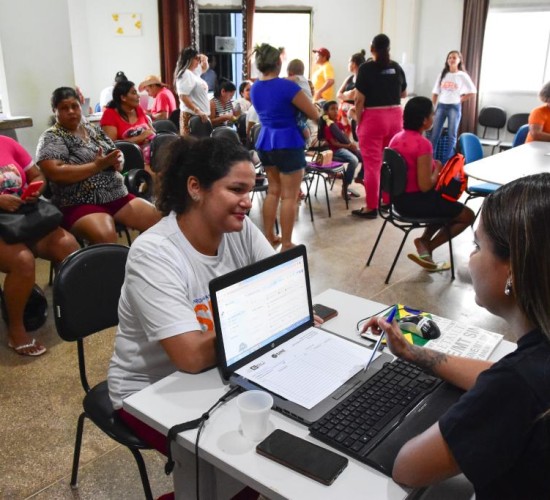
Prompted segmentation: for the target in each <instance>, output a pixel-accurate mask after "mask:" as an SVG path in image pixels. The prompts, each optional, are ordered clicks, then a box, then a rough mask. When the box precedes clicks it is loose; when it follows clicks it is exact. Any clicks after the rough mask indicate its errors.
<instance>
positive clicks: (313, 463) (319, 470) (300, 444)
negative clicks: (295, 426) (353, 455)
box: [256, 429, 349, 486]
mask: <svg viewBox="0 0 550 500" xmlns="http://www.w3.org/2000/svg"><path fill="white" fill-rule="evenodd" d="M256 452H257V453H259V454H260V455H263V456H264V457H267V458H270V459H271V460H274V461H275V462H278V463H280V464H282V465H284V466H286V467H289V468H290V469H292V470H295V471H296V472H299V473H300V474H304V475H305V476H307V477H309V478H311V479H315V481H319V482H320V483H322V484H324V485H326V486H329V485H331V484H332V483H333V482H334V481H335V479H336V478H337V477H338V476H339V475H340V473H341V472H342V471H343V470H344V469H345V468H346V466H347V465H348V462H349V460H348V459H347V458H346V457H343V456H342V455H339V454H338V453H334V452H333V451H330V450H327V449H326V448H323V447H321V446H317V445H316V444H313V443H310V442H309V441H306V440H305V439H302V438H299V437H297V436H294V435H292V434H289V433H288V432H285V431H283V430H281V429H276V430H275V431H273V432H272V433H271V434H270V435H269V436H267V437H266V438H265V439H264V440H263V441H262V442H261V443H260V444H259V445H258V446H256Z"/></svg>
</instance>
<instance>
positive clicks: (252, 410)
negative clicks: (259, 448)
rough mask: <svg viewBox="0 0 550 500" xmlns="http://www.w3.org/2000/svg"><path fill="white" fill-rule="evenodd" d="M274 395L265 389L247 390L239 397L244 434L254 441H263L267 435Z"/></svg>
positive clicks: (238, 406) (238, 402) (238, 405)
mask: <svg viewBox="0 0 550 500" xmlns="http://www.w3.org/2000/svg"><path fill="white" fill-rule="evenodd" d="M272 406H273V397H272V396H271V394H268V393H267V392H264V391H246V392H243V393H242V394H241V395H240V396H239V397H238V398H237V408H239V413H240V414H241V429H242V431H243V435H244V436H245V437H246V438H248V439H250V440H252V441H261V440H262V439H263V438H265V437H266V435H267V430H268V428H267V424H268V422H269V413H270V411H271V407H272Z"/></svg>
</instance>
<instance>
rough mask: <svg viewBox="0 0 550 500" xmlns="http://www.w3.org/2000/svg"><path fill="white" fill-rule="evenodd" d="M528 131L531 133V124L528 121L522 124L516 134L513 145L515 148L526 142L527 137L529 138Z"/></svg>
mask: <svg viewBox="0 0 550 500" xmlns="http://www.w3.org/2000/svg"><path fill="white" fill-rule="evenodd" d="M528 133H529V124H528V123H526V124H525V125H522V126H521V127H520V128H519V129H518V131H517V132H516V135H515V136H514V140H513V141H512V147H513V148H515V147H516V146H521V145H522V144H525V139H527V134H528Z"/></svg>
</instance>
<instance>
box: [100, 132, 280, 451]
mask: <svg viewBox="0 0 550 500" xmlns="http://www.w3.org/2000/svg"><path fill="white" fill-rule="evenodd" d="M164 161H165V164H164V166H163V169H162V176H161V183H160V190H159V194H158V197H157V200H156V201H157V204H158V208H159V210H160V211H161V212H162V213H163V215H164V217H163V219H162V220H161V221H160V222H159V223H158V224H156V225H155V226H153V227H152V228H151V229H150V230H148V231H146V232H144V233H143V234H141V235H140V236H139V237H138V238H137V239H136V240H135V241H134V243H133V244H132V247H131V248H130V253H129V255H128V262H127V264H126V277H125V279H124V285H123V286H122V292H121V296H120V302H119V325H118V329H117V333H116V338H115V351H114V354H113V357H112V359H111V364H110V368H109V377H108V383H109V395H110V398H111V400H112V402H113V407H114V408H115V409H116V410H119V415H120V417H121V418H122V419H123V420H124V421H125V422H126V423H127V424H128V425H129V426H130V427H131V428H132V429H133V430H134V432H136V434H137V435H138V436H140V437H141V438H142V439H144V440H145V441H146V442H148V443H150V445H151V446H153V447H155V448H156V449H158V450H159V451H161V452H163V453H166V437H165V436H160V437H159V436H158V435H157V434H158V433H155V431H154V430H153V429H150V428H148V427H147V425H146V424H144V423H141V422H140V421H138V420H135V419H133V418H132V417H131V416H130V415H128V414H127V413H125V412H124V411H123V410H122V400H123V399H124V398H126V397H127V396H129V395H130V394H133V393H134V392H137V391H139V390H141V389H143V388H145V387H147V386H149V385H151V384H153V383H155V382H156V381H158V380H160V379H161V378H163V377H166V376H167V375H169V374H170V373H172V372H174V371H176V370H183V371H185V372H188V373H198V372H200V371H202V370H205V369H208V368H210V367H213V366H214V365H215V364H216V350H215V339H216V333H215V331H214V321H213V317H212V311H211V304H210V294H209V290H208V283H209V282H210V280H212V279H213V278H215V277H217V276H221V275H223V274H226V273H228V272H230V271H233V270H235V269H239V268H241V267H244V266H247V265H249V264H252V263H254V262H257V261H259V260H261V259H263V258H266V257H269V256H270V255H273V253H274V251H273V248H272V247H271V245H270V244H269V242H268V241H267V240H266V239H265V237H264V236H263V235H262V233H261V231H260V230H259V229H258V228H257V227H256V226H255V225H254V224H253V223H252V222H251V221H250V220H249V219H248V217H247V216H246V214H247V212H248V211H249V210H250V207H251V206H252V204H251V201H250V192H251V191H252V188H253V187H254V183H255V179H256V176H255V171H254V167H253V166H252V163H251V162H250V155H249V152H248V150H247V149H246V148H244V147H243V146H241V145H238V144H234V143H233V142H232V141H230V140H228V139H219V138H218V139H214V138H205V139H200V140H194V139H193V138H191V137H184V138H180V139H178V140H176V141H175V142H173V143H171V144H170V146H169V148H168V151H167V155H166V156H165V159H164ZM157 438H159V439H157Z"/></svg>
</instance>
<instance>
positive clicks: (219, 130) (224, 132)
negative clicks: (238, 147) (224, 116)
mask: <svg viewBox="0 0 550 500" xmlns="http://www.w3.org/2000/svg"><path fill="white" fill-rule="evenodd" d="M211 136H212V137H217V138H220V137H222V138H224V139H228V140H230V141H233V142H234V143H235V144H241V139H240V138H239V134H238V133H237V131H236V130H235V129H234V128H233V127H227V126H225V125H222V126H220V127H215V128H214V130H212V134H211Z"/></svg>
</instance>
